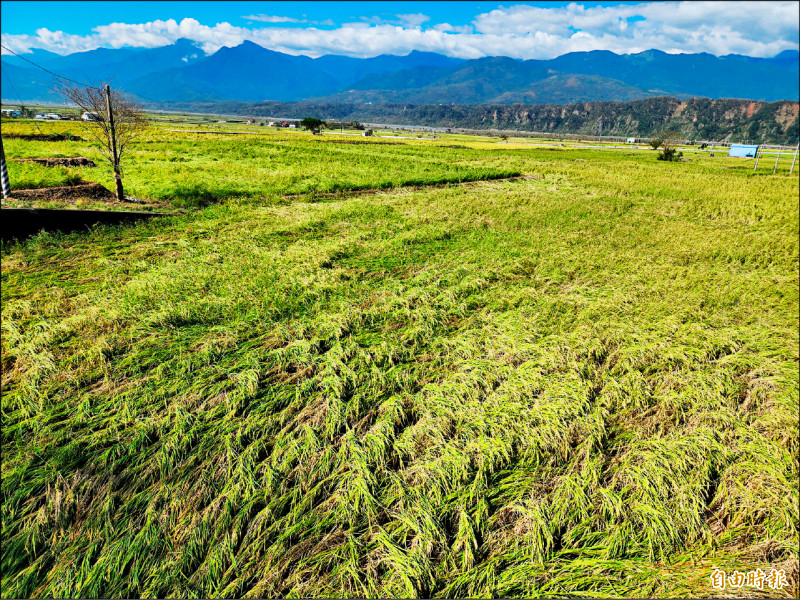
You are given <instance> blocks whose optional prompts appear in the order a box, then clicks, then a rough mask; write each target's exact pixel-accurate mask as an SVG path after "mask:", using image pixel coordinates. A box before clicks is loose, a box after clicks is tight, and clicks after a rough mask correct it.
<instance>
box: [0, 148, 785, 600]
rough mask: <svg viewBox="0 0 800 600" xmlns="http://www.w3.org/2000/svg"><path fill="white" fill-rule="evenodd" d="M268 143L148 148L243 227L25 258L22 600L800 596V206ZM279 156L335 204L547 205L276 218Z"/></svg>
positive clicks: (295, 207)
mask: <svg viewBox="0 0 800 600" xmlns="http://www.w3.org/2000/svg"><path fill="white" fill-rule="evenodd" d="M230 137H234V136H230ZM204 139H207V138H204ZM267 139H270V140H271V139H272V138H266V139H265V140H261V139H258V138H256V139H252V140H250V139H240V138H239V137H236V139H233V140H229V139H222V140H216V139H214V140H210V141H203V140H199V141H198V143H199V144H205V145H204V146H203V147H202V151H201V150H198V149H195V150H191V148H190V147H189V146H190V145H189V144H188V143H187V142H182V141H180V140H178V141H176V142H174V143H172V144H170V143H168V142H166V141H159V140H154V141H153V142H152V143H151V144H149V145H150V146H153V147H155V148H157V150H153V151H152V153H153V154H152V156H153V157H154V159H153V161H152V163H153V164H152V165H150V166H147V169H148V171H147V172H148V173H152V174H156V173H168V172H171V171H170V170H169V169H171V168H172V167H171V166H170V165H168V164H162V163H165V162H168V159H169V158H170V157H172V156H175V157H179V156H185V155H188V156H190V157H191V161H192V162H191V164H192V165H193V167H194V166H196V167H197V169H196V170H195V171H193V172H196V173H197V174H198V175H197V179H192V177H191V176H190V175H187V176H186V182H187V183H186V185H190V184H191V183H192V181H197V182H199V183H198V185H202V186H214V185H216V186H217V187H216V188H212V189H215V190H217V193H215V194H214V196H215V198H217V197H219V198H222V197H225V196H226V195H232V196H237V197H236V198H235V199H231V200H227V201H219V202H217V203H215V204H213V205H211V206H208V207H206V208H201V209H198V210H196V211H193V212H191V213H188V214H185V215H183V216H179V217H171V218H168V219H162V220H158V221H151V222H148V223H145V224H141V225H137V226H135V227H128V228H98V229H96V230H94V231H93V232H92V233H91V234H88V235H78V234H73V235H51V234H40V235H39V236H37V237H35V238H32V239H31V240H29V241H27V242H25V243H23V244H15V245H10V246H8V245H7V246H5V247H4V248H3V255H2V258H3V269H2V284H3V285H2V300H3V305H2V308H3V330H2V334H3V359H2V360H3V389H2V391H3V404H2V419H3V428H2V456H3V458H2V492H1V493H2V528H3V529H2V534H3V551H2V562H0V570H1V571H2V581H0V583H2V594H3V597H29V596H35V597H43V596H46V597H55V596H59V597H67V596H68V597H76V596H81V597H131V596H135V597H173V596H175V597H178V596H179V597H342V596H348V597H350V596H358V597H364V596H370V597H373V596H375V597H489V596H504V597H553V596H559V597H576V596H577V597H620V596H636V597H643V596H656V597H668V596H669V597H674V596H682V597H698V596H711V595H719V592H718V591H717V592H715V590H713V589H711V587H710V580H709V576H710V574H711V572H712V571H713V569H714V567H720V568H725V569H727V570H728V571H729V572H730V571H732V570H733V569H734V568H738V569H739V570H743V569H745V570H747V569H751V568H756V567H759V568H762V569H763V570H765V571H768V570H769V568H772V567H773V566H774V567H776V568H786V569H788V570H791V569H792V568H794V566H795V565H796V564H797V557H798V508H797V507H798V471H799V468H798V450H799V447H798V419H797V414H798V344H799V341H798V325H800V323H799V321H800V317H799V315H798V236H797V234H798V206H797V195H798V179H797V177H793V178H790V177H788V176H786V175H781V176H776V177H771V176H767V175H764V174H755V175H753V174H752V172H748V170H747V168H746V167H739V166H737V163H736V162H735V161H732V160H726V159H723V160H719V161H718V160H715V159H708V158H701V159H698V160H696V161H692V162H690V163H675V164H664V163H660V162H657V161H656V160H655V157H654V155H653V154H652V153H647V152H638V153H637V152H633V151H632V152H626V151H622V152H618V153H612V152H608V151H589V150H559V151H548V150H544V149H521V148H515V147H514V145H513V144H509V146H510V147H509V148H503V147H502V145H501V144H494V145H493V146H492V147H491V148H488V147H487V148H483V147H481V145H480V144H475V146H476V147H474V148H466V149H447V148H437V147H435V144H432V143H431V142H427V143H425V144H410V145H408V146H372V145H370V146H366V145H349V146H348V145H344V144H337V143H336V142H331V141H328V140H316V139H311V138H310V136H308V137H307V138H304V137H302V136H298V137H297V138H296V139H295V138H291V137H290V136H286V141H285V142H281V141H280V140H278V139H277V138H276V140H275V141H274V143H273V142H267ZM281 139H283V138H281ZM270 143H272V144H273V145H269V144H270ZM460 143H462V144H463V143H466V142H464V141H461V142H460ZM9 145H10V144H9ZM487 146H488V144H487ZM170 149H172V150H170ZM18 150H19V149H18V148H17V151H18ZM7 152H8V149H7ZM137 152H139V150H137ZM142 152H145V153H146V152H150V150H146V151H145V150H142ZM384 152H388V154H381V153H384ZM264 155H269V156H271V157H273V159H274V160H273V161H272V162H271V164H272V165H273V166H274V168H275V169H278V167H277V166H275V165H279V164H285V165H286V167H285V168H286V169H287V171H292V169H300V168H301V167H302V170H303V172H305V173H314V175H313V180H314V181H317V182H322V181H328V180H326V179H325V177H326V176H327V175H328V174H332V175H333V176H332V177H330V181H331V182H332V183H331V184H330V186H333V185H334V183H338V184H339V185H340V186H341V187H339V188H336V189H347V188H346V187H344V186H351V187H350V189H352V188H356V187H359V186H361V185H367V183H368V182H369V181H370V177H372V178H373V179H372V180H371V181H373V185H375V186H376V187H381V186H383V185H392V186H402V185H403V183H407V182H411V181H420V182H427V183H437V182H438V183H441V182H446V181H447V180H448V178H449V177H451V175H452V173H453V172H454V171H452V168H453V166H454V165H455V166H459V167H461V168H463V169H473V170H475V171H477V172H478V173H496V172H497V171H498V170H500V169H507V170H510V171H515V172H519V173H522V174H523V175H525V177H524V178H520V179H514V180H506V181H503V180H499V181H474V182H470V183H464V184H452V185H444V186H442V187H427V188H424V187H420V188H413V189H403V188H402V187H395V188H394V189H388V190H385V191H382V192H379V193H375V194H371V195H342V196H340V197H335V198H326V197H321V196H320V195H319V194H318V193H307V194H306V195H304V196H300V197H297V198H294V199H292V200H291V201H287V200H286V199H281V198H280V197H279V196H280V195H282V194H286V193H304V192H308V191H309V190H310V189H311V188H309V187H303V186H304V185H306V183H307V182H306V183H304V182H303V181H300V180H296V181H292V180H291V176H289V175H286V174H284V175H275V176H274V177H272V178H269V177H268V176H267V175H264V177H265V178H266V179H264V180H263V181H262V180H261V179H258V178H254V179H258V181H256V182H255V183H252V188H247V185H250V184H247V183H246V182H247V181H248V179H247V177H246V176H245V175H242V174H240V173H247V172H248V171H247V169H246V167H244V166H237V165H238V164H239V163H240V162H243V163H244V164H250V165H251V167H252V168H253V169H256V171H254V172H258V171H257V169H258V167H255V166H253V165H254V164H255V163H258V162H259V161H260V160H261V158H259V157H263V156H264ZM137 156H139V158H137V161H139V162H138V163H137V164H141V165H145V164H148V163H147V162H146V161H145V160H144V157H146V156H147V155H146V154H143V155H137ZM155 156H160V157H161V158H160V159H159V160H155ZM215 157H216V158H218V161H216V162H217V164H219V165H220V169H219V170H220V171H221V172H222V173H223V174H224V175H225V177H228V178H229V179H228V183H227V184H226V183H224V182H223V178H222V177H220V178H216V179H214V178H210V177H209V178H208V179H207V180H206V179H204V177H206V174H207V173H209V172H211V171H205V170H204V169H205V167H204V166H203V165H204V164H205V162H206V161H208V162H215V161H213V158H215ZM280 161H284V162H283V163H280ZM293 161H294V162H293ZM387 161H388V162H390V163H391V165H392V166H393V168H394V169H395V170H397V171H399V173H391V172H389V173H384V170H385V169H386V168H387V167H386V164H387ZM170 164H171V163H170ZM348 164H350V165H352V169H347V168H346V166H347V165H348ZM739 164H740V163H739ZM293 165H294V166H293ZM731 166H733V167H735V168H727V167H731ZM751 168H752V167H751ZM209 169H210V167H209ZM239 169H242V170H241V171H240V170H239ZM359 169H361V170H359ZM370 169H372V171H370ZM425 169H428V171H427V175H426V174H425V173H426V171H425ZM278 170H279V169H278ZM175 172H176V173H177V171H175ZM292 172H294V171H292ZM370 173H372V174H371V175H370ZM129 177H130V179H131V181H133V180H134V176H133V175H129ZM309 177H310V176H309ZM425 177H427V178H428V179H425ZM215 182H216V183H215ZM230 182H234V183H230ZM386 182H389V183H386ZM137 185H142V186H146V185H150V186H153V188H152V189H160V190H162V191H163V193H164V194H167V191H166V190H167V189H168V186H170V185H175V184H174V182H173V181H163V180H160V179H155V180H153V181H151V182H145V180H144V179H143V180H142V183H140V184H137ZM226 185H236V186H242V187H243V188H246V189H247V190H249V191H247V193H245V194H242V195H240V196H239V195H238V194H229V190H228V189H227V188H226V187H225V186H226ZM131 186H132V187H133V186H134V184H133V183H131ZM326 186H328V184H325V185H323V184H321V183H320V184H318V185H317V187H316V188H314V189H315V190H316V192H321V191H329V190H331V189H332V187H330V186H328V187H326ZM237 189H239V188H237ZM134 193H135V192H134ZM164 197H166V196H164ZM794 581H795V583H794V585H795V586H796V585H797V583H796V581H797V579H796V578H795V580H794ZM726 593H730V590H726ZM739 593H741V594H746V595H757V594H756V593H755V591H754V590H751V589H748V588H742V590H740V592H739ZM764 593H765V594H767V595H774V596H783V597H790V596H791V595H792V594H795V595H796V593H797V588H796V587H794V588H793V590H790V589H787V590H784V591H783V592H777V591H774V590H766V591H765V592H764Z"/></svg>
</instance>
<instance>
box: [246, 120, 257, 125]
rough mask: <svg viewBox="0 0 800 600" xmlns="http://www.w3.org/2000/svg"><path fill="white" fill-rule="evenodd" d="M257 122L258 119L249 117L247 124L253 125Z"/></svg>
mask: <svg viewBox="0 0 800 600" xmlns="http://www.w3.org/2000/svg"><path fill="white" fill-rule="evenodd" d="M255 122H256V120H255V119H247V124H248V125H252V124H253V123H255Z"/></svg>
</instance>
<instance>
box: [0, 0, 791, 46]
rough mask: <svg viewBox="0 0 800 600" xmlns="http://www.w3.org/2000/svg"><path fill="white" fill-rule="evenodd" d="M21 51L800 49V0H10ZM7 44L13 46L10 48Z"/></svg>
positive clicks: (3, 5)
mask: <svg viewBox="0 0 800 600" xmlns="http://www.w3.org/2000/svg"><path fill="white" fill-rule="evenodd" d="M0 15H1V16H2V19H0V38H2V43H3V45H4V46H6V47H7V48H10V49H11V50H13V51H14V52H17V53H23V54H24V53H27V52H30V51H31V50H32V49H36V48H39V49H44V50H49V51H51V52H56V53H58V54H70V53H72V52H82V51H86V50H93V49H95V48H100V47H104V48H121V47H139V48H153V47H157V46H165V45H167V44H171V43H173V42H175V41H176V40H178V39H180V38H188V39H190V40H193V41H194V42H195V43H196V45H197V46H198V47H199V48H200V49H201V50H202V51H203V52H205V53H206V54H211V53H213V52H216V51H217V50H218V49H219V48H221V47H222V46H236V45H238V44H240V43H242V42H243V41H245V40H250V41H252V42H255V43H256V44H259V45H261V46H264V47H265V48H269V49H270V50H276V51H278V52H285V53H287V54H295V55H296V54H305V55H307V56H311V57H317V56H321V55H324V54H341V55H346V56H356V57H368V56H377V55H379V54H398V55H405V54H408V53H409V52H411V51H412V50H420V51H426V52H438V53H440V54H445V55H448V56H454V57H459V58H480V57H483V56H510V57H512V58H520V59H531V58H537V59H548V58H554V57H556V56H560V55H562V54H566V53H567V52H577V51H589V50H610V51H612V52H616V53H618V54H626V53H635V52H642V51H644V50H649V49H651V48H655V49H658V50H662V51H664V52H670V53H680V52H684V53H694V52H708V53H710V54H715V55H717V56H723V55H726V54H746V55H749V56H759V57H770V56H774V55H776V54H778V53H779V52H781V51H783V50H796V49H798V47H800V39H799V38H800V25H799V23H800V2H798V1H772V2H744V1H733V2H720V1H714V2H700V1H682V2H672V1H668V2H641V1H639V2H526V3H513V2H511V3H508V2H505V3H499V2H216V1H207V2H149V1H146V2H139V1H136V2H125V1H116V2H105V1H99V2H96V1H90V2H83V1H69V2H66V1H57V2H35V1H28V0H2V1H0ZM2 52H3V53H7V52H6V50H5V49H3V50H2Z"/></svg>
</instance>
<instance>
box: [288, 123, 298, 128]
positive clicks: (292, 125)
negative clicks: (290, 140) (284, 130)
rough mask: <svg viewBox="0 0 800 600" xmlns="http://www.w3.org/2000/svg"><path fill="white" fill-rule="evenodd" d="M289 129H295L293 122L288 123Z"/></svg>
mask: <svg viewBox="0 0 800 600" xmlns="http://www.w3.org/2000/svg"><path fill="white" fill-rule="evenodd" d="M289 128H290V129H297V125H296V124H295V123H289Z"/></svg>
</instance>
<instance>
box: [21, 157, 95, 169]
mask: <svg viewBox="0 0 800 600" xmlns="http://www.w3.org/2000/svg"><path fill="white" fill-rule="evenodd" d="M14 160H15V161H17V162H35V163H38V164H40V165H44V166H45V167H96V166H97V165H96V164H94V161H92V160H89V159H88V158H86V157H85V156H72V157H68V158H15V159H14Z"/></svg>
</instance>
